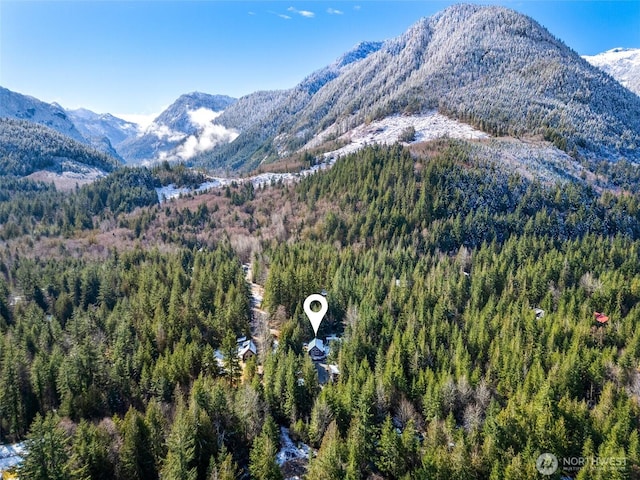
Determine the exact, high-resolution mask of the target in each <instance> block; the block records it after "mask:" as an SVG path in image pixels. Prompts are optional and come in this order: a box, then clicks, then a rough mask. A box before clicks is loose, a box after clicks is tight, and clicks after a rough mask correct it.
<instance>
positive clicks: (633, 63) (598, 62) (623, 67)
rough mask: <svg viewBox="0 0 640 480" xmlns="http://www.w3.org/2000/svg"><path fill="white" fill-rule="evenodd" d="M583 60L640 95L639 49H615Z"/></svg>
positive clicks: (585, 57)
mask: <svg viewBox="0 0 640 480" xmlns="http://www.w3.org/2000/svg"><path fill="white" fill-rule="evenodd" d="M583 58H584V59H585V60H586V61H587V62H589V63H591V64H592V65H595V66H596V67H598V68H600V69H602V70H604V71H605V72H607V73H608V74H610V75H611V76H612V77H613V78H615V79H616V80H617V81H619V82H620V83H621V84H622V85H624V86H625V87H627V88H628V89H629V90H631V91H632V92H635V93H636V94H637V95H640V49H639V48H613V49H611V50H608V51H606V52H603V53H599V54H598V55H593V56H588V55H585V56H584V57H583Z"/></svg>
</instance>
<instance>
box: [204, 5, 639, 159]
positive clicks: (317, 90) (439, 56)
mask: <svg viewBox="0 0 640 480" xmlns="http://www.w3.org/2000/svg"><path fill="white" fill-rule="evenodd" d="M343 59H344V61H343ZM240 102H242V99H241V100H240ZM240 102H238V103H240ZM255 103H256V104H257V105H259V106H260V109H261V111H268V112H269V114H268V115H266V116H263V115H259V116H255V117H254V116H253V115H252V112H251V111H247V110H244V111H242V112H239V113H240V114H241V115H239V117H241V118H245V119H248V120H253V122H248V124H245V125H243V127H242V128H241V129H240V135H239V137H238V138H237V139H236V140H235V141H234V142H233V143H231V144H227V145H224V146H223V147H221V148H217V149H213V150H211V151H208V152H207V153H206V154H203V155H200V156H198V157H195V158H194V159H193V160H192V161H193V163H194V164H198V165H202V166H206V167H213V168H221V167H222V168H231V169H237V170H242V169H244V170H250V169H251V168H252V167H255V166H257V165H258V164H263V163H266V162H269V161H275V160H277V159H278V158H280V157H282V156H283V155H287V154H288V153H291V152H296V151H297V150H299V149H300V148H301V147H303V146H304V145H306V144H307V143H308V142H309V141H311V140H312V139H314V138H315V137H316V136H317V135H318V134H319V133H320V132H322V131H325V130H326V129H328V128H329V127H331V126H332V125H340V128H339V130H340V131H337V134H338V135H341V134H343V133H344V132H347V131H350V130H352V129H354V128H356V127H358V126H359V125H362V124H364V123H370V122H373V121H376V120H380V119H384V118H387V117H390V116H392V115H398V114H425V113H427V112H429V111H433V110H434V109H437V110H438V111H439V112H441V113H443V114H445V115H446V116H448V117H450V118H456V119H458V120H460V121H463V122H465V123H469V124H472V125H474V126H475V127H476V128H479V129H480V130H482V131H484V132H487V133H490V134H492V135H494V134H495V135H497V136H507V135H508V136H513V137H522V136H541V137H544V138H545V139H547V140H549V141H551V142H553V143H554V144H555V145H556V146H557V147H559V148H560V149H562V150H564V151H566V152H572V153H575V154H577V155H581V156H583V157H584V158H591V159H603V158H609V159H612V160H615V159H619V158H622V157H625V158H627V159H632V160H640V151H639V150H638V149H637V145H638V144H640V98H638V96H637V95H634V94H633V93H632V92H630V91H629V90H628V89H626V88H624V87H623V86H622V85H620V83H618V82H616V81H615V80H614V79H613V78H612V77H611V76H609V75H606V74H605V73H604V72H602V71H601V70H599V69H598V68H596V67H594V66H593V65H590V64H589V63H588V62H586V61H585V60H583V59H582V58H580V56H579V55H578V54H577V53H576V52H574V51H573V50H571V49H570V48H569V47H567V45H565V44H564V43H563V42H562V41H560V40H559V39H557V38H555V37H554V36H553V35H551V34H550V33H549V32H548V31H547V30H546V29H545V28H544V27H543V26H542V25H540V24H538V23H537V22H536V21H535V20H533V19H531V18H529V17H527V16H525V15H522V14H520V13H518V12H515V11H513V10H510V9H507V8H503V7H499V6H488V7H483V6H480V5H454V6H451V7H449V8H447V9H445V10H443V11H442V12H440V13H438V14H436V15H433V16H432V17H430V18H423V19H421V20H419V21H418V22H416V23H415V24H414V25H413V26H412V27H410V28H409V29H408V30H407V31H406V32H405V33H404V34H402V35H400V36H398V37H396V38H393V39H389V40H387V41H385V42H383V43H382V44H380V43H374V44H362V45H360V46H359V47H357V48H356V49H354V53H353V55H351V54H347V55H345V56H343V57H340V58H339V59H338V60H337V61H336V62H334V63H332V64H331V65H329V66H327V67H325V68H322V69H320V70H318V71H316V72H314V73H312V74H310V75H309V76H308V77H306V78H305V79H304V80H303V81H302V82H300V83H299V84H298V85H297V86H296V87H294V88H292V89H291V90H287V91H285V92H282V95H278V96H274V97H273V101H272V102H270V103H265V104H263V103H260V102H255ZM229 110H230V111H231V110H234V108H233V107H230V108H229ZM228 119H229V118H228V117H227V116H226V115H222V116H221V117H220V120H219V122H220V123H221V124H224V125H226V126H227V127H228V126H229V123H226V122H227V120H228ZM254 119H255V120H254Z"/></svg>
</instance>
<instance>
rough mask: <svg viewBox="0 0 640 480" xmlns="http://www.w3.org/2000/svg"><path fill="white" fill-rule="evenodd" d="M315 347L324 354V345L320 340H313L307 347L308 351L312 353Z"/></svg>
mask: <svg viewBox="0 0 640 480" xmlns="http://www.w3.org/2000/svg"><path fill="white" fill-rule="evenodd" d="M314 347H316V348H317V349H318V350H320V351H321V352H324V343H322V340H320V339H319V338H314V339H313V340H311V341H310V342H309V345H307V350H308V351H311V349H312V348H314Z"/></svg>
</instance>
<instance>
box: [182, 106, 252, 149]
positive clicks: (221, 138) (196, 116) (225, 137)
mask: <svg viewBox="0 0 640 480" xmlns="http://www.w3.org/2000/svg"><path fill="white" fill-rule="evenodd" d="M188 113H189V118H190V119H191V122H193V123H194V124H195V125H197V126H198V127H200V128H201V130H200V131H199V132H198V134H197V135H190V136H189V137H188V138H187V139H186V140H185V141H184V143H183V144H182V145H180V146H179V147H178V148H177V149H176V153H175V155H176V156H177V157H179V158H181V159H182V160H187V159H189V158H191V157H193V156H194V155H197V154H198V153H202V152H206V151H207V150H211V149H212V148H213V147H215V146H216V145H218V144H220V143H230V142H233V141H234V140H235V139H236V138H237V137H238V135H239V133H238V132H237V131H235V130H233V129H228V128H225V127H223V126H222V125H216V124H214V123H211V122H212V121H213V120H214V119H216V118H217V117H218V116H220V114H221V113H222V112H214V111H213V110H209V109H208V108H198V109H197V110H193V111H190V112H188Z"/></svg>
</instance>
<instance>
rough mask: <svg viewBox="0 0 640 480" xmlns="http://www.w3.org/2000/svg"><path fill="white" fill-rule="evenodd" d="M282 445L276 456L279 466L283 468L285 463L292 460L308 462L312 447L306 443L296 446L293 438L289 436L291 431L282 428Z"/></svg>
mask: <svg viewBox="0 0 640 480" xmlns="http://www.w3.org/2000/svg"><path fill="white" fill-rule="evenodd" d="M280 444H281V445H282V448H280V451H279V452H278V453H277V454H276V462H277V463H278V465H279V466H281V467H282V466H283V465H284V464H285V463H287V462H289V461H291V460H296V459H300V460H308V459H309V451H310V450H311V449H310V447H309V446H308V445H306V444H304V443H299V444H298V445H295V444H294V443H293V440H291V437H290V436H289V429H288V428H285V427H280Z"/></svg>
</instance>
